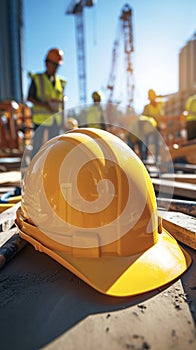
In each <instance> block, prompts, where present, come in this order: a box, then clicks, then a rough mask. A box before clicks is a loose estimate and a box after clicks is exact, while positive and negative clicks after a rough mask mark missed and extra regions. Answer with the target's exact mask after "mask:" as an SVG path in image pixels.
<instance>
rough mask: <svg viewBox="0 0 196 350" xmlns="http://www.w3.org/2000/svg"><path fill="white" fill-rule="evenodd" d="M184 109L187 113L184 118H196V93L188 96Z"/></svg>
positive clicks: (190, 119)
mask: <svg viewBox="0 0 196 350" xmlns="http://www.w3.org/2000/svg"><path fill="white" fill-rule="evenodd" d="M185 110H186V112H187V113H188V114H187V117H186V120H187V121H193V120H196V95H193V96H190V97H189V98H188V100H187V102H186V105H185Z"/></svg>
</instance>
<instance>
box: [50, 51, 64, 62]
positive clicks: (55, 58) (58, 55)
mask: <svg viewBox="0 0 196 350" xmlns="http://www.w3.org/2000/svg"><path fill="white" fill-rule="evenodd" d="M63 55H64V53H63V50H60V49H58V48H54V49H50V50H49V51H48V53H47V55H46V60H49V61H52V62H54V63H56V64H62V63H63Z"/></svg>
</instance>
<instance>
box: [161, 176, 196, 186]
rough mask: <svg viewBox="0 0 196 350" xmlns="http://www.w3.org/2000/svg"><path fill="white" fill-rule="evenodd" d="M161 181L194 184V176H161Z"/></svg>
mask: <svg viewBox="0 0 196 350" xmlns="http://www.w3.org/2000/svg"><path fill="white" fill-rule="evenodd" d="M160 178H161V179H164V180H172V181H180V182H186V183H192V184H196V174H176V173H173V174H161V175H160Z"/></svg>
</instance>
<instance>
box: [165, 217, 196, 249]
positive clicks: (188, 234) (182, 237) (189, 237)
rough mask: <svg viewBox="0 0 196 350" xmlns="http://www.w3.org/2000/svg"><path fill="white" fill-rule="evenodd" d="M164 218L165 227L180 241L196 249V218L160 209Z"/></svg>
mask: <svg viewBox="0 0 196 350" xmlns="http://www.w3.org/2000/svg"><path fill="white" fill-rule="evenodd" d="M159 215H160V216H161V217H162V219H163V227H164V228H165V229H166V230H167V231H168V232H170V233H171V234H172V235H173V236H174V237H175V238H176V239H177V240H178V241H180V242H182V243H184V244H186V245H187V246H189V247H191V248H193V249H194V250H195V249H196V219H195V218H194V217H192V216H189V215H186V214H183V213H178V212H167V211H159Z"/></svg>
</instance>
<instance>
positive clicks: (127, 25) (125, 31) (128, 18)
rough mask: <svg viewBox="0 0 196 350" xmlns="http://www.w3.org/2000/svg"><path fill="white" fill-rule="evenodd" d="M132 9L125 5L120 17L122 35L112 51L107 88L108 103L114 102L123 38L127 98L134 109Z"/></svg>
mask: <svg viewBox="0 0 196 350" xmlns="http://www.w3.org/2000/svg"><path fill="white" fill-rule="evenodd" d="M132 13H133V11H132V8H131V7H130V6H129V4H125V5H124V6H123V8H122V12H121V15H120V17H119V25H120V34H118V37H117V38H116V39H115V41H114V44H113V51H112V65H111V70H110V74H109V79H108V85H107V88H108V89H109V90H110V93H109V100H108V102H112V100H113V94H114V88H115V82H116V69H117V63H118V57H119V52H118V50H119V46H120V40H121V37H123V43H124V55H125V57H124V59H125V69H126V98H127V105H128V107H133V91H134V84H133V64H132V56H133V52H134V48H133V25H132Z"/></svg>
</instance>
